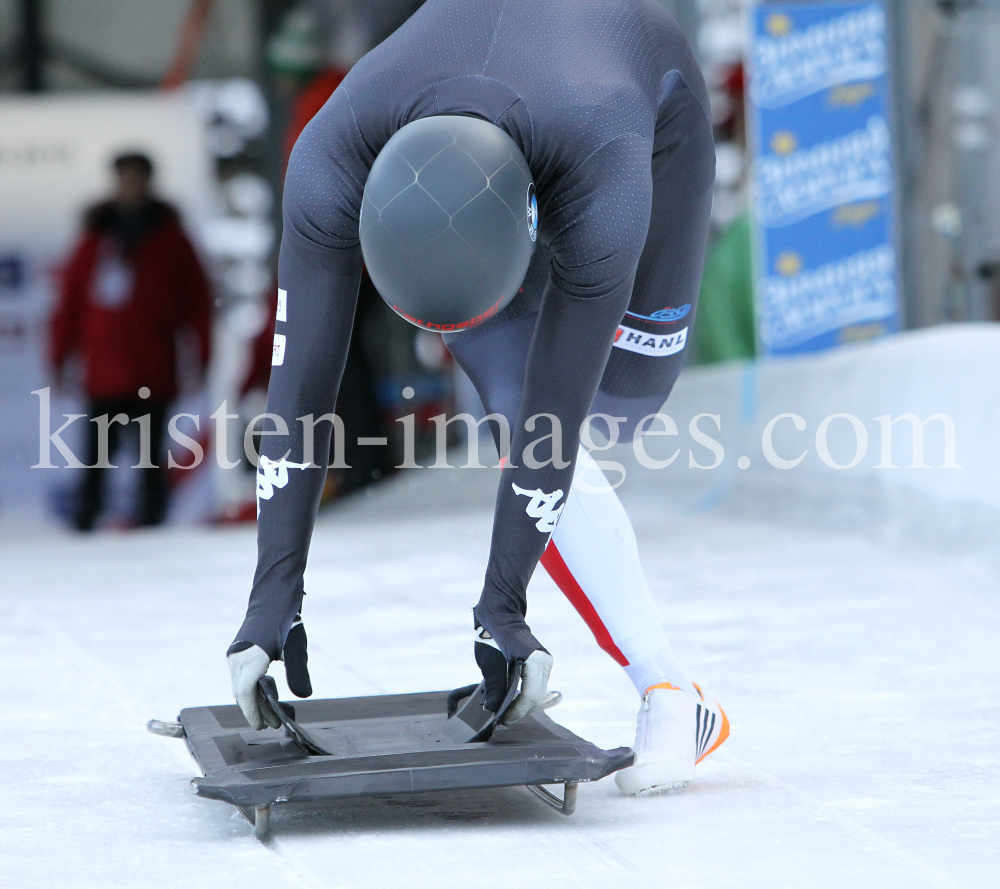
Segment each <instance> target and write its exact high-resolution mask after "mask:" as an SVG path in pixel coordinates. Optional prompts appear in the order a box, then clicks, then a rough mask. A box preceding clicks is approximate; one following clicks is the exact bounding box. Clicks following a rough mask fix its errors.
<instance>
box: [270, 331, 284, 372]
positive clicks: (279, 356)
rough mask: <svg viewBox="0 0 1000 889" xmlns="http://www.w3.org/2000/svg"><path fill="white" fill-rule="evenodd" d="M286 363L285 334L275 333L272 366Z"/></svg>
mask: <svg viewBox="0 0 1000 889" xmlns="http://www.w3.org/2000/svg"><path fill="white" fill-rule="evenodd" d="M284 363H285V335H284V334H283V333H276V334H275V335H274V346H272V348H271V367H277V366H278V365H279V364H284Z"/></svg>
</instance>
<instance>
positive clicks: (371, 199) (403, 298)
mask: <svg viewBox="0 0 1000 889" xmlns="http://www.w3.org/2000/svg"><path fill="white" fill-rule="evenodd" d="M537 233H538V203H537V201H536V199H535V185H534V182H533V181H532V178H531V170H529V169H528V164H527V163H526V162H525V160H524V156H523V155H522V154H521V152H520V150H519V149H518V147H517V145H516V144H515V142H514V140H513V139H511V138H510V136H508V135H507V134H506V133H505V132H504V131H503V130H501V129H500V128H499V127H496V126H494V125H493V124H490V123H487V122H486V121H484V120H481V119H479V118H475V117H460V116H455V115H442V116H438V117H427V118H423V119H421V120H415V121H413V122H412V123H409V124H407V125H406V126H405V127H403V128H402V129H401V130H399V131H398V132H397V133H396V134H395V135H394V136H393V137H392V138H391V139H390V140H389V141H388V142H387V143H386V145H385V147H384V148H383V149H382V151H381V152H380V153H379V156H378V157H377V158H376V159H375V163H374V164H372V169H371V173H369V175H368V183H367V185H366V186H365V193H364V199H363V201H362V204H361V224H360V236H361V251H362V253H363V254H364V258H365V265H366V266H367V268H368V273H369V274H370V275H371V278H372V281H373V283H374V284H375V287H376V288H377V289H378V292H379V293H380V294H381V295H382V298H383V299H384V300H385V301H386V302H387V303H388V304H389V305H390V306H392V308H393V309H394V310H395V311H396V312H397V313H398V314H400V315H402V316H403V317H404V318H406V320H407V321H410V322H412V323H413V324H416V325H417V326H418V327H423V328H425V329H427V330H440V331H452V330H465V329H467V328H469V327H475V326H476V325H477V324H481V323H482V322H483V321H485V320H486V319H487V318H491V317H493V315H495V314H496V313H497V312H499V311H501V310H502V309H503V308H504V306H506V305H507V303H509V302H510V301H511V299H513V298H514V294H515V293H517V291H518V288H519V287H520V286H521V282H522V281H523V280H524V276H525V273H526V272H527V271H528V263H529V262H530V261H531V254H532V253H533V252H534V249H535V239H536V237H537Z"/></svg>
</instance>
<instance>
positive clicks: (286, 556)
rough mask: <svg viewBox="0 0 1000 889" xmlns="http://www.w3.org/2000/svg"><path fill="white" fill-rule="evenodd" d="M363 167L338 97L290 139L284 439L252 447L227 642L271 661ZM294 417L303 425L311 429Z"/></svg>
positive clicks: (295, 572)
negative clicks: (253, 558) (239, 620)
mask: <svg viewBox="0 0 1000 889" xmlns="http://www.w3.org/2000/svg"><path fill="white" fill-rule="evenodd" d="M370 166H371V158H370V156H369V152H368V149H367V147H366V146H365V143H364V141H363V140H362V139H361V137H360V135H359V134H358V132H357V127H356V125H355V123H354V117H353V114H352V112H351V108H350V103H349V101H348V100H347V97H346V95H345V94H344V93H343V92H340V91H338V92H337V93H335V94H334V95H333V97H332V98H331V99H330V101H329V102H327V104H326V106H324V108H323V110H322V111H320V113H319V114H318V115H317V116H316V118H314V119H313V121H312V122H311V123H310V124H309V126H308V127H306V129H305V130H304V131H303V133H302V136H300V138H299V140H298V142H296V145H295V149H294V150H293V152H292V156H291V158H290V160H289V164H288V174H287V178H286V181H285V194H284V206H283V218H284V230H283V234H282V239H281V253H280V258H279V262H278V287H279V289H280V290H283V291H284V292H285V295H284V297H283V301H284V307H285V308H284V319H285V320H281V317H282V315H281V309H280V308H279V320H278V321H277V323H276V325H275V337H276V347H275V358H274V362H275V364H274V366H273V367H272V370H271V382H270V385H269V387H268V393H267V410H268V413H269V414H272V415H274V416H275V417H279V418H280V419H281V421H283V423H284V424H285V426H286V428H287V430H288V434H287V435H274V436H267V435H265V436H264V437H263V438H262V441H261V449H260V450H261V460H260V464H261V465H260V467H259V468H258V470H257V507H258V518H257V571H256V574H255V576H254V582H253V590H252V592H251V594H250V604H249V607H248V609H247V615H246V619H245V620H244V621H243V625H242V626H241V627H240V630H239V632H238V633H237V635H236V641H239V642H250V643H253V644H255V645H259V646H260V647H261V648H263V649H264V651H266V652H267V653H268V654H269V655H270V656H271V658H272V659H277V658H278V657H279V656H280V654H281V649H282V647H283V646H284V641H285V636H286V635H287V634H288V630H289V628H290V627H291V625H292V621H293V619H294V617H295V614H296V612H297V611H298V609H299V607H300V605H301V602H302V594H303V584H302V575H303V572H304V571H305V567H306V556H307V554H308V550H309V540H310V538H311V536H312V530H313V525H314V523H315V521H316V510H317V508H318V506H319V499H320V494H321V493H322V490H323V482H324V480H325V478H326V465H327V457H328V455H329V453H330V435H331V429H332V419H331V418H330V417H327V419H326V420H325V421H322V422H319V418H320V417H322V416H323V415H329V414H332V412H333V409H334V405H335V403H336V400H337V390H338V387H339V386H340V379H341V376H342V375H343V372H344V363H345V361H346V359H347V349H348V346H349V344H350V338H351V327H352V325H353V322H354V309H355V305H356V303H357V296H358V287H359V285H360V281H361V247H360V246H359V243H358V235H357V231H358V215H359V213H360V206H361V194H362V192H363V190H364V181H365V177H366V176H367V171H368V169H369V168H370ZM282 337H283V338H284V339H283V341H282V339H281V338H282ZM300 417H309V418H310V420H311V421H315V422H316V425H315V431H313V430H312V428H311V427H312V422H306V423H303V422H300V421H299V418H300ZM275 425H278V427H279V428H278V431H279V432H282V431H283V430H282V429H281V428H280V424H278V423H277V421H275V420H271V421H270V422H269V423H268V428H271V429H273V428H274V426H275ZM307 437H308V438H309V439H311V441H307ZM310 445H311V448H310ZM310 456H311V458H312V459H311V462H310Z"/></svg>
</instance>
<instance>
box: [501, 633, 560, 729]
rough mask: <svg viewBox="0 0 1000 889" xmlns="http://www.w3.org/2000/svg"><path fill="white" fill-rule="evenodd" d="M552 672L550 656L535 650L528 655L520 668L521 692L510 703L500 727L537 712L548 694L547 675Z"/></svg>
mask: <svg viewBox="0 0 1000 889" xmlns="http://www.w3.org/2000/svg"><path fill="white" fill-rule="evenodd" d="M551 672H552V655H551V654H549V653H548V652H547V651H542V650H540V649H539V650H537V651H533V652H531V654H530V655H528V659H527V660H526V661H525V662H524V666H523V667H522V668H521V691H520V692H519V693H518V696H517V697H516V698H514V700H513V701H511V704H510V706H509V707H508V708H507V712H506V713H504V715H503V718H502V719H501V720H500V722H501V724H502V725H510V724H511V723H512V722H517V720H519V719H520V718H521V717H522V716H527V715H528V714H529V713H532V712H533V711H535V710H537V709H538V708H539V706H540V705H541V703H542V701H544V700H545V695H546V694H547V693H548V684H549V673H551Z"/></svg>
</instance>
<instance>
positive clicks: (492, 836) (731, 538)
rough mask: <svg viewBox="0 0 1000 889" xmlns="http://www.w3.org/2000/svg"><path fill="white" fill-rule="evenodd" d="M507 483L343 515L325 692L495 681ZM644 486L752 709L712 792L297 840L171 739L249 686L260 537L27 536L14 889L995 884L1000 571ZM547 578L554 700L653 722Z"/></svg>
mask: <svg viewBox="0 0 1000 889" xmlns="http://www.w3.org/2000/svg"><path fill="white" fill-rule="evenodd" d="M495 481H496V476H495V475H493V474H492V473H487V472H479V473H472V472H459V471H455V472H450V473H449V472H429V471H428V472H426V473H418V474H415V475H413V476H409V477H404V478H401V479H398V480H396V481H393V482H391V483H389V484H387V485H385V486H383V487H382V488H381V489H380V490H379V491H378V492H377V493H375V494H373V495H372V496H370V497H367V498H366V497H361V498H359V499H358V500H356V501H355V502H353V503H349V504H346V505H345V506H343V507H341V508H339V509H337V510H335V511H333V512H330V513H327V514H326V515H325V516H324V517H323V518H322V520H321V523H320V525H319V527H318V529H317V533H316V537H315V540H314V543H313V550H312V555H311V559H310V567H309V571H308V574H307V590H308V591H309V595H308V597H307V601H306V606H305V615H306V623H307V626H308V628H309V633H310V650H311V661H310V662H311V665H312V667H313V684H314V687H315V688H316V690H317V694H318V695H319V696H331V697H338V696H346V695H364V694H385V693H396V692H408V691H421V690H428V689H435V688H450V687H454V686H457V685H462V684H466V683H468V682H471V681H474V680H475V676H476V674H475V668H474V665H473V662H472V658H471V650H470V643H471V640H470V634H469V623H470V617H469V608H470V606H471V604H472V603H473V601H474V600H475V599H476V598H477V596H478V591H479V586H480V582H481V578H482V572H483V568H484V564H485V557H486V552H487V545H488V540H489V529H490V521H491V512H492V510H491V496H490V487H491V485H495ZM626 495H627V496H626V497H625V499H626V502H627V503H628V505H629V509H630V512H631V513H632V514H633V516H634V518H635V522H636V525H637V531H638V534H639V538H640V546H641V549H642V552H643V556H644V560H645V564H646V567H647V571H648V574H649V576H650V580H651V586H652V587H653V590H654V594H655V595H656V596H657V598H658V601H659V602H660V604H661V606H662V611H663V617H664V620H665V621H666V624H667V626H668V628H669V631H670V633H671V637H672V639H673V640H674V645H675V648H676V650H677V652H678V654H679V655H680V656H681V658H682V660H683V661H684V662H685V663H686V664H688V666H689V668H690V670H691V672H692V675H693V676H694V677H695V678H696V680H698V681H700V682H701V684H702V685H703V687H705V688H706V689H707V690H708V691H709V692H710V693H711V694H713V695H714V696H717V697H718V698H719V699H720V700H721V701H722V703H723V704H724V706H725V707H726V709H727V711H728V713H729V715H730V718H731V721H732V726H733V734H732V737H731V739H730V741H729V742H728V743H727V744H726V745H725V746H724V747H723V748H722V749H721V750H720V751H719V752H718V753H716V754H714V755H713V756H711V757H710V758H709V759H708V760H707V761H706V762H705V763H703V764H702V765H701V766H699V775H698V779H697V781H696V783H694V784H692V785H691V786H690V787H689V788H688V789H687V790H686V791H684V792H682V793H680V794H676V795H672V796H663V797H653V798H647V799H639V800H635V799H626V798H624V797H622V796H620V795H619V794H618V791H617V788H616V787H615V785H614V783H613V780H612V779H606V780H605V781H602V782H600V783H597V784H592V785H582V786H581V788H580V794H579V807H578V810H577V813H576V814H575V815H574V816H573V817H571V818H564V817H562V816H561V815H559V814H558V813H556V812H553V811H551V810H549V809H548V808H546V807H544V806H543V805H542V804H541V803H540V802H538V801H537V800H536V799H535V798H534V797H532V796H531V795H530V794H529V793H528V792H527V791H526V790H524V789H523V788H505V789H500V790H478V791H468V792H459V793H450V794H448V793H435V794H426V795H417V796H413V797H407V796H396V797H381V798H377V799H367V800H352V801H346V802H341V803H339V804H337V805H330V806H326V807H322V806H315V805H309V804H302V805H300V806H298V807H296V806H292V805H290V806H287V807H285V808H282V807H280V806H279V807H275V810H274V812H273V814H272V828H273V839H271V840H270V842H269V843H268V844H266V845H263V844H261V843H259V842H258V841H256V840H255V839H254V838H253V836H252V834H251V830H250V827H249V825H247V824H246V823H245V822H244V821H243V819H242V818H241V817H240V816H238V815H236V814H235V813H234V811H233V810H232V809H231V808H229V807H228V806H226V805H224V804H222V803H218V802H213V801H208V800H202V799H198V798H196V797H194V796H193V795H192V794H191V793H190V791H189V788H188V781H189V780H190V778H191V777H192V775H193V774H194V773H195V767H194V764H193V762H192V761H191V760H190V758H189V757H188V755H187V752H186V750H185V748H184V745H183V742H181V741H176V740H172V739H164V738H158V737H154V736H152V735H149V734H147V733H146V731H145V728H144V725H145V722H146V720H147V719H149V718H150V717H158V718H166V719H171V718H173V717H174V716H175V715H176V713H177V712H178V711H179V710H180V709H181V708H182V707H186V706H198V705H204V704H214V703H224V702H227V701H228V700H229V688H228V684H229V679H228V674H227V671H226V667H225V663H224V660H223V653H224V651H225V649H226V646H227V645H228V643H229V641H230V640H231V638H232V634H233V633H234V632H235V630H236V628H237V627H238V625H239V623H240V620H241V618H242V614H243V609H244V606H245V599H246V595H247V592H248V589H249V583H250V579H251V576H252V572H253V566H254V558H255V548H254V536H253V529H252V528H249V527H246V528H238V529H216V530H203V529H189V530H183V529H176V530H170V531H161V532H142V533H132V534H119V535H116V534H101V535H97V536H94V537H91V538H85V539H84V538H77V537H70V536H63V535H52V534H48V535H46V536H34V535H33V534H28V533H25V534H24V535H21V536H15V537H13V539H10V538H11V535H8V539H7V540H5V541H3V542H0V564H2V566H3V578H4V583H3V586H2V590H0V646H2V650H3V652H4V662H5V664H6V671H5V676H6V682H5V687H6V688H7V694H6V696H5V704H6V706H5V707H4V716H5V720H4V723H5V725H4V729H3V731H2V735H0V737H2V740H0V774H2V783H3V788H4V799H5V802H6V805H5V806H4V807H3V811H2V813H0V885H2V886H4V887H29V886H31V887H35V886H45V887H62V886H73V887H98V886H100V887H107V886H115V887H131V886H137V887H138V886H142V887H158V886H171V887H174V886H183V887H184V889H193V887H202V886H205V887H212V889H217V887H229V886H233V887H237V886H239V887H249V886H258V885H259V886H265V885H266V886H268V887H284V886H325V887H341V886H343V887H393V886H406V887H412V889H419V887H434V889H442V887H452V886H455V887H458V886H463V887H464V886H468V885H470V884H480V883H496V884H502V885H509V886H518V887H533V886H546V887H561V886H572V887H590V886H594V887H602V889H603V887H608V886H619V885H627V886H665V887H666V886H669V887H679V889H683V887H699V889H701V887H705V886H724V887H728V886H733V887H741V889H750V887H768V889H774V887H811V889H812V887H820V889H828V887H830V889H832V887H850V889H866V887H873V889H874V887H878V889H894V887H899V889H911V887H923V886H933V887H993V886H995V885H996V884H997V874H998V873H1000V758H998V753H997V751H998V750H1000V743H998V742H1000V689H998V687H997V683H996V653H995V643H996V640H997V638H998V635H1000V632H998V631H1000V597H998V578H997V576H996V575H995V574H993V573H991V572H990V570H988V569H987V567H986V562H985V561H977V560H976V559H974V558H972V557H971V556H966V557H964V558H963V559H959V558H955V557H951V558H949V557H947V556H945V555H942V554H940V553H936V552H933V551H929V550H925V551H919V552H913V551H910V552H906V551H904V550H901V549H899V548H895V549H894V548H889V547H888V546H887V545H884V544H881V543H879V542H878V541H877V540H876V539H875V538H874V537H873V536H868V537H865V536H862V535H860V534H854V535H852V534H849V533H846V532H840V531H831V530H829V529H823V528H820V527H817V526H814V525H811V524H809V523H808V522H802V521H796V522H795V523H791V522H782V521H781V516H780V514H778V513H777V512H774V514H772V515H769V514H768V511H767V509H766V508H762V507H761V504H760V503H757V504H756V506H757V508H756V509H755V511H753V513H752V514H751V513H750V512H748V511H746V510H742V511H741V510H737V509H734V508H731V507H727V506H726V505H725V504H724V505H723V506H722V507H721V508H717V509H714V510H711V511H707V512H694V511H691V510H689V509H685V508H684V507H683V502H682V501H683V498H680V497H675V496H673V495H672V494H671V492H670V491H669V490H668V489H666V488H663V487H657V486H656V485H653V484H639V485H635V486H634V488H633V489H632V490H631V491H628V492H626ZM765 505H766V504H765ZM539 575H540V576H538V577H537V578H536V580H535V581H534V583H533V586H532V589H531V594H530V612H529V620H530V622H531V625H532V628H533V629H534V631H535V633H536V635H537V636H538V637H539V638H540V639H542V640H543V641H544V642H545V643H546V645H547V646H549V647H550V649H551V651H552V653H553V655H554V656H555V662H556V668H555V671H554V672H553V676H552V683H551V685H552V687H554V688H558V689H560V690H561V691H562V692H563V693H564V695H565V698H564V702H563V703H562V704H561V705H560V707H559V708H557V709H556V710H554V711H552V713H551V714H550V715H552V716H553V717H554V718H556V719H558V720H559V721H561V722H563V723H564V724H565V725H567V726H568V727H569V728H571V729H572V730H574V731H576V732H577V733H579V734H581V735H583V736H584V737H586V738H588V739H590V740H592V741H595V742H596V743H598V744H601V745H603V746H605V747H613V746H618V745H620V744H629V743H631V740H632V737H633V730H634V722H633V720H634V715H635V709H636V705H637V701H636V699H635V696H634V692H633V691H632V689H631V686H630V685H629V683H628V682H627V681H626V679H625V677H624V676H623V675H622V674H621V672H620V671H619V669H618V668H617V667H616V666H615V665H614V664H613V663H612V662H611V661H610V659H609V658H607V657H606V656H605V655H604V654H603V653H602V652H601V651H600V650H599V649H598V648H597V646H596V644H595V643H594V642H593V640H592V638H591V637H590V635H589V633H588V632H587V630H586V628H585V626H584V625H583V623H582V621H581V620H580V619H579V618H578V617H577V616H576V614H575V612H573V611H572V609H571V608H570V607H569V605H568V604H567V603H566V602H565V600H564V599H563V598H562V596H561V595H560V594H559V592H558V591H557V590H556V589H555V587H554V586H553V584H552V583H551V582H550V581H549V580H548V578H547V577H545V576H541V575H542V572H539ZM275 672H277V673H278V674H279V686H281V685H282V683H281V680H280V668H279V669H278V670H276V671H275Z"/></svg>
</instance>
